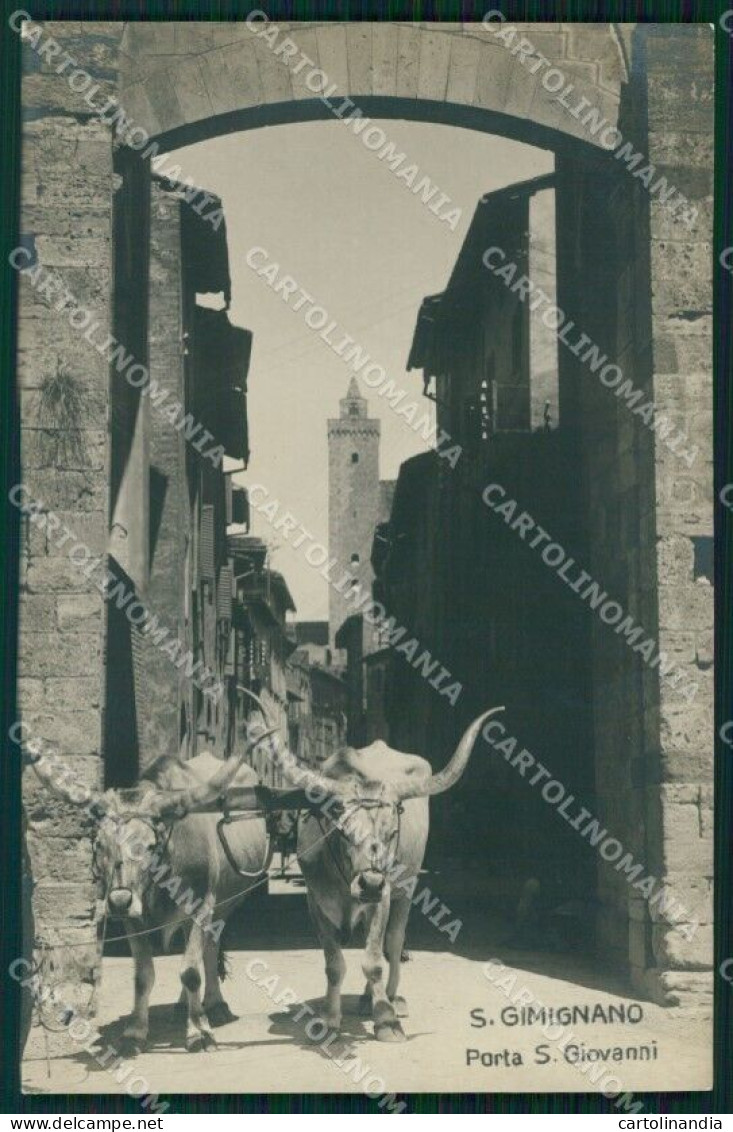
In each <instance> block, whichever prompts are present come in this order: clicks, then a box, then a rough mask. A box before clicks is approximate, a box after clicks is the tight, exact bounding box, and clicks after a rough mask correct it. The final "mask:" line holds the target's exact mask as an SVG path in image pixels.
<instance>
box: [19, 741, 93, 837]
mask: <svg viewBox="0 0 733 1132" xmlns="http://www.w3.org/2000/svg"><path fill="white" fill-rule="evenodd" d="M28 734H29V735H30V734H32V733H31V732H28ZM56 757H57V758H58V759H59V760H60V761H61V762H62V763H63V764H64V766H68V767H69V769H70V771H71V774H70V776H69V781H70V782H71V781H73V783H74V785H78V786H79V787H84V788H86V789H87V790H90V791H95V790H99V789H100V788H101V786H102V774H103V769H104V768H103V765H102V760H101V758H99V757H98V756H94V757H83V756H77V755H67V754H58V755H57V756H56ZM23 805H24V807H25V813H26V818H27V820H28V823H29V828H30V829H32V830H33V831H34V832H35V833H36V834H38V835H39V836H41V835H42V836H44V837H79V836H87V834H89V833H91V831H92V830H93V828H94V822H93V820H92V818H91V817H90V816H89V814H87V812H86V810H85V806H84V805H79V806H76V805H72V804H71V803H70V802H67V801H65V800H64V799H63V798H61V797H60V796H59V795H58V794H56V793H54V791H53V790H52V789H51V788H50V787H48V786H47V785H46V784H45V783H44V782H42V781H41V779H40V778H39V777H38V775H37V774H36V772H35V771H34V770H33V769H32V768H30V767H28V768H27V769H26V770H25V771H24V772H23Z"/></svg>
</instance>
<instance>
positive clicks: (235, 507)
mask: <svg viewBox="0 0 733 1132" xmlns="http://www.w3.org/2000/svg"><path fill="white" fill-rule="evenodd" d="M231 521H232V523H241V524H242V525H243V526H245V527H247V529H248V530H249V495H248V493H247V491H246V489H245V488H243V487H235V488H234V489H233V490H232V518H231Z"/></svg>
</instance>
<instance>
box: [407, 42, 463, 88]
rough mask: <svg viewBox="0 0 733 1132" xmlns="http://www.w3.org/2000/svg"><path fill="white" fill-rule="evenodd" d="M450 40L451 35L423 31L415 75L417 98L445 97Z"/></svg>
mask: <svg viewBox="0 0 733 1132" xmlns="http://www.w3.org/2000/svg"><path fill="white" fill-rule="evenodd" d="M452 40H453V37H452V36H448V35H446V34H445V33H444V32H442V33H441V32H434V33H430V32H424V33H423V35H422V37H421V41H420V62H419V65H418V76H417V97H418V98H425V99H432V100H435V101H442V100H443V99H445V96H446V90H447V88H448V66H449V62H450V51H451V43H452ZM459 42H460V41H459Z"/></svg>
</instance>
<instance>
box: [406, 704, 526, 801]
mask: <svg viewBox="0 0 733 1132" xmlns="http://www.w3.org/2000/svg"><path fill="white" fill-rule="evenodd" d="M503 710H504V708H503V707H495V708H491V710H490V711H485V712H484V713H483V715H480V716H479V717H478V719H474V721H473V723H472V724H471V725H470V727H468V728H467V729H466V731H465V732H464V735H463V738H462V739H461V741H460V743H459V744H458V746H457V747H456V750H455V754H454V755H453V758H452V759H451V760H450V762H449V763H448V765H447V766H446V767H444V769H443V770H441V771H440V772H439V773H438V774H432V775H431V776H430V778H428V779H424V778H423V779H421V780H420V781H419V782H416V783H415V784H414V785H413V784H412V783H408V784H407V785H406V786H405V787H404V788H403V789H401V790H400V791H399V793H400V797H401V798H420V797H423V796H425V795H426V794H443V793H444V792H445V791H446V790H450V788H451V786H455V784H456V782H458V779H459V778H460V777H461V775H462V774H463V772H464V770H465V769H466V767H467V766H468V760H469V759H470V757H471V752H472V751H473V745H474V743H475V742H476V739H477V738H478V733H479V731H480V730H481V728H482V727H483V725H484V723H485V722H486V720H487V719H489V718H490V717H491V716H492V715H496V713H497V712H499V711H503Z"/></svg>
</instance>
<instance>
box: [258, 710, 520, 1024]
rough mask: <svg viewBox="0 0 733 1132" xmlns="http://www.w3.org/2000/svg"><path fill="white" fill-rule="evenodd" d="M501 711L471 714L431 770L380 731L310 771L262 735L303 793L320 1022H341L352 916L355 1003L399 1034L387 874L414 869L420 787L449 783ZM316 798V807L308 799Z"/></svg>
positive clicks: (400, 911)
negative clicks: (322, 970)
mask: <svg viewBox="0 0 733 1132" xmlns="http://www.w3.org/2000/svg"><path fill="white" fill-rule="evenodd" d="M502 710H503V708H500V707H497V708H493V709H492V710H491V711H487V712H484V714H483V715H480V716H479V717H478V719H476V720H474V722H473V723H472V724H471V725H470V727H469V728H468V729H467V730H466V732H465V734H464V735H463V738H462V739H461V741H460V743H459V744H458V747H457V749H456V751H455V754H454V755H453V757H452V758H451V760H450V762H449V763H448V765H447V766H446V767H445V769H444V770H442V771H440V773H439V774H433V772H432V768H431V766H430V763H429V762H427V760H426V759H423V758H420V757H419V756H418V755H408V754H403V753H402V752H400V751H395V750H393V749H392V748H391V747H388V746H387V744H386V743H384V742H382V741H381V740H380V741H377V742H375V743H372V744H371V745H370V746H368V747H363V748H361V749H355V748H351V747H349V748H346V749H345V750H342V751H339V752H338V753H336V754H334V755H332V756H331V757H330V758H329V759H327V760H326V761H325V762H324V763H323V764H322V766H321V767H320V769H319V770H318V771H314V770H312V769H310V768H306V767H304V766H303V765H301V764H299V763H297V762H296V760H295V759H294V758H293V756H292V754H291V753H290V752H289V751H287V750H285V749H281V748H280V747H279V745H278V744H277V743H276V742H274V741H273V742H271V744H270V746H271V748H274V757H275V758H276V760H277V761H278V762H279V764H280V766H281V768H282V770H283V772H284V773H285V774H286V775H287V777H288V778H290V779H291V780H292V781H293V782H294V783H295V784H296V785H297V786H299V787H304V788H305V790H306V795H307V796H308V797H309V799H310V801H311V809H310V810H309V811H307V812H305V813H304V814H302V815H301V818H300V822H299V830H298V860H299V861H300V866H301V869H302V871H303V876H304V878H305V882H306V885H307V890H308V905H309V908H310V913H311V917H312V919H313V922H314V925H315V928H316V930H317V932H318V935H319V938H320V941H321V944H322V946H323V950H324V953H325V958H326V980H327V985H326V1001H325V1012H324V1015H323V1021H324V1022H326V1023H327V1024H328V1026H330V1027H332V1028H333V1029H335V1030H338V1029H340V1026H341V984H342V982H343V978H344V974H345V970H346V965H345V963H344V958H343V954H342V951H341V944H342V942H344V941H345V940H347V939H348V938H349V937H350V935H351V932H352V929H353V928H354V927H355V926H356V925H357V924H358V923H362V924H363V926H364V928H365V931H366V952H365V956H364V962H363V971H364V974H365V976H366V980H367V982H366V989H365V991H364V995H363V997H362V1006H363V1008H364V1009H365V1011H367V1010H368V1011H370V1012H371V1015H372V1017H373V1020H374V1034H375V1037H376V1038H377V1040H378V1041H381V1042H399V1041H404V1038H405V1034H404V1031H403V1029H402V1026H401V1025H400V1022H399V1021H398V1019H399V1018H400V1017H405V1016H406V1015H407V1005H406V1003H405V1000H404V998H402V997H400V996H399V995H398V994H397V988H398V985H399V979H400V964H401V958H402V948H403V943H404V938H405V930H406V927H407V918H408V915H409V912H410V895H408V893H407V892H406V891H405V887H404V886H400V885H397V884H394V885H392V884H391V880H393V879H395V878H396V877H400V878H401V879H402V880H404V878H405V877H417V876H418V875H419V872H420V868H421V866H422V862H423V856H424V853H425V845H426V842H427V838H428V826H429V812H428V800H429V798H430V796H431V795H434V794H442V793H443V792H444V791H446V790H448V789H450V787H451V786H454V785H455V784H456V782H458V780H459V778H460V777H461V775H462V774H463V772H464V770H465V769H466V766H467V764H468V760H469V758H470V756H471V752H472V750H473V746H474V743H475V741H476V738H477V736H478V734H479V731H480V730H481V728H482V726H483V725H484V723H485V722H486V720H487V719H488V718H489V717H490V716H491V715H494V714H495V713H496V712H498V711H502ZM263 714H264V712H263ZM265 718H266V716H265ZM316 799H320V805H318V806H317V807H316V806H313V805H312V803H313V802H314V801H315V800H316ZM413 891H414V889H413ZM385 958H386V961H387V965H388V967H389V974H388V976H387V978H386V980H385Z"/></svg>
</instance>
